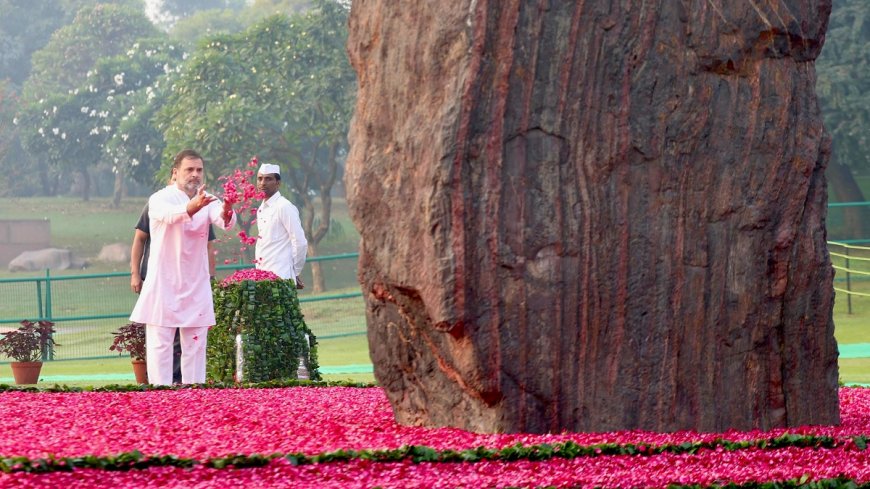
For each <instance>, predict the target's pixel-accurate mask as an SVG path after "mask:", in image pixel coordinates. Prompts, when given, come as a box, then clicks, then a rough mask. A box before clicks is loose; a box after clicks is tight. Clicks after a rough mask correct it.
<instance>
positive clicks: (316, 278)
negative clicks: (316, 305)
mask: <svg viewBox="0 0 870 489" xmlns="http://www.w3.org/2000/svg"><path fill="white" fill-rule="evenodd" d="M308 256H311V257H314V256H317V244H316V243H308ZM309 263H310V264H311V282H312V284H311V290H312V291H313V292H314V293H318V294H319V293H321V292H325V291H326V280H324V278H323V268H322V267H321V266H320V262H319V261H312V262H309Z"/></svg>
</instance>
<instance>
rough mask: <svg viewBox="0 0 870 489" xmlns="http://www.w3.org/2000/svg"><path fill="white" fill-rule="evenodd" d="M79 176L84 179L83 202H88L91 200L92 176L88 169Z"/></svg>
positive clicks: (80, 172) (81, 171) (80, 171)
mask: <svg viewBox="0 0 870 489" xmlns="http://www.w3.org/2000/svg"><path fill="white" fill-rule="evenodd" d="M79 175H81V177H82V200H83V201H85V202H88V201H90V200H91V175H90V174H89V173H88V170H87V169H84V170H79Z"/></svg>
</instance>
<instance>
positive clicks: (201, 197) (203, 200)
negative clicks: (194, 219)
mask: <svg viewBox="0 0 870 489" xmlns="http://www.w3.org/2000/svg"><path fill="white" fill-rule="evenodd" d="M215 200H217V197H215V196H214V195H211V194H207V193H205V184H203V185H200V186H199V188H198V189H196V195H195V196H194V197H193V198H192V199H190V202H188V203H187V215H189V216H193V215H194V214H196V213H197V212H199V211H200V210H201V209H202V208H203V207H205V206H207V205H209V204H211V203H212V202H214V201H215Z"/></svg>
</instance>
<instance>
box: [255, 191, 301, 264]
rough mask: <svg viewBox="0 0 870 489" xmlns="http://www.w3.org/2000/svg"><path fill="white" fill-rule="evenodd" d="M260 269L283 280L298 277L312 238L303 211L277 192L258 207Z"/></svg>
mask: <svg viewBox="0 0 870 489" xmlns="http://www.w3.org/2000/svg"><path fill="white" fill-rule="evenodd" d="M257 233H258V236H257V246H256V248H255V255H256V258H257V268H259V269H260V270H267V271H269V272H272V273H274V274H275V275H277V276H279V277H281V278H283V279H295V278H296V277H297V276H299V274H301V273H302V267H304V266H305V255H306V254H307V253H308V241H307V240H306V239H305V233H304V232H303V231H302V221H300V220H299V211H298V210H297V209H296V206H294V205H293V204H291V203H290V201H289V200H287V199H285V198H284V197H282V196H281V192H275V194H274V195H272V196H271V197H269V199H268V200H266V201H264V202H263V203H262V204H260V208H259V209H257Z"/></svg>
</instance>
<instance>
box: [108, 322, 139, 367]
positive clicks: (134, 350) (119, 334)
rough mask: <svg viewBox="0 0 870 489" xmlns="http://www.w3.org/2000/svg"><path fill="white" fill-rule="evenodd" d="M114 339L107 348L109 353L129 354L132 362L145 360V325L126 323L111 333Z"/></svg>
mask: <svg viewBox="0 0 870 489" xmlns="http://www.w3.org/2000/svg"><path fill="white" fill-rule="evenodd" d="M112 335H113V336H114V337H115V339H114V340H113V341H112V345H111V346H109V350H110V351H116V352H118V354H119V355H120V354H121V353H123V352H127V353H129V354H130V358H132V359H133V360H145V325H144V324H142V323H134V322H131V323H128V324H125V325H124V326H121V327H120V328H118V330H117V331H114V332H112Z"/></svg>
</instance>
